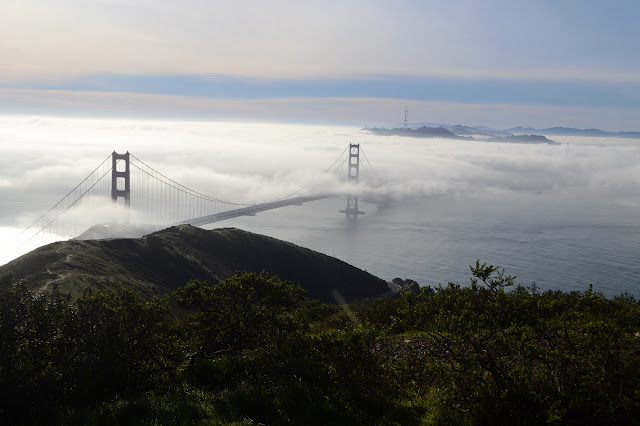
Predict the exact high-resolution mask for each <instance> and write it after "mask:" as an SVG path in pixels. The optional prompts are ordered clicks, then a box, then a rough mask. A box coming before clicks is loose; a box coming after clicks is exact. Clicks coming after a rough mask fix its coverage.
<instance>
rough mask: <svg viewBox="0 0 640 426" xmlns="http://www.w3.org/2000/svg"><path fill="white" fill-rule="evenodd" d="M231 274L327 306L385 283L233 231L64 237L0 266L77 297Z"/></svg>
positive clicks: (159, 288)
mask: <svg viewBox="0 0 640 426" xmlns="http://www.w3.org/2000/svg"><path fill="white" fill-rule="evenodd" d="M238 270H244V271H249V272H260V271H262V270H266V271H267V272H269V273H271V274H276V275H278V276H279V277H280V278H281V279H283V280H289V281H292V282H294V283H296V284H299V285H300V286H301V287H303V288H304V289H305V290H307V296H308V297H310V298H313V299H320V300H323V301H327V302H334V303H335V298H334V296H333V292H334V290H335V291H337V292H338V293H339V294H340V295H341V297H342V298H344V299H345V300H346V301H350V300H354V299H362V298H367V297H376V296H380V295H382V294H384V293H387V292H388V291H389V287H388V285H387V283H386V282H385V281H384V280H382V279H380V278H377V277H375V276H373V275H371V274H369V273H368V272H366V271H362V270H360V269H358V268H355V267H353V266H351V265H348V264H347V263H345V262H343V261H341V260H339V259H336V258H333V257H330V256H326V255H324V254H321V253H317V252H315V251H312V250H309V249H306V248H303V247H299V246H296V245H294V244H291V243H288V242H285V241H281V240H277V239H275V238H271V237H267V236H263V235H259V234H254V233H251V232H246V231H243V230H240V229H235V228H224V229H215V230H211V231H208V230H204V229H201V228H197V227H193V226H189V225H182V226H175V227H171V228H167V229H164V230H161V231H158V232H155V233H153V234H150V235H146V236H144V237H142V238H129V239H122V238H116V239H101V240H84V241H79V240H71V241H63V242H57V243H53V244H49V245H46V246H44V247H40V248H38V249H36V250H34V251H32V252H30V253H27V254H25V255H23V256H21V257H19V258H18V259H15V260H13V261H11V262H9V263H8V264H6V265H3V266H0V275H2V274H5V273H8V272H11V273H13V275H14V277H15V278H16V279H18V280H20V279H24V280H26V282H27V285H28V286H29V287H30V288H35V289H41V290H46V289H49V288H51V286H52V285H53V284H57V285H58V288H59V289H60V291H62V292H63V293H70V294H72V295H74V296H77V295H79V294H81V293H82V291H83V289H84V288H85V287H90V288H92V289H95V290H100V289H113V288H115V287H117V286H119V285H120V284H124V285H134V286H136V287H137V289H138V290H139V291H140V292H141V294H142V296H143V297H144V298H147V299H149V298H151V297H153V296H158V295H163V294H166V293H168V292H171V291H174V290H175V289H177V288H178V287H179V286H182V285H184V284H186V283H187V281H189V280H191V279H199V280H206V281H208V282H218V281H220V280H223V279H225V278H228V277H230V276H231V275H233V274H234V273H235V272H236V271H238Z"/></svg>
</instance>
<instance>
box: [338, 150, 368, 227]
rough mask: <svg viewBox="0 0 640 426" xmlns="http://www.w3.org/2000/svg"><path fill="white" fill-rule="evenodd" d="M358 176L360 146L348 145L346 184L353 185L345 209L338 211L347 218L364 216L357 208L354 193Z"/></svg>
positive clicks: (356, 194)
mask: <svg viewBox="0 0 640 426" xmlns="http://www.w3.org/2000/svg"><path fill="white" fill-rule="evenodd" d="M359 176H360V144H349V163H348V167H347V182H348V183H349V184H351V185H353V187H352V188H353V190H351V191H349V194H348V195H347V207H346V208H345V209H344V210H340V213H346V215H347V217H348V218H349V217H351V215H353V217H354V218H355V219H357V218H358V215H359V214H364V212H363V211H362V210H360V209H359V208H358V193H357V191H356V188H355V187H356V185H357V184H358V177H359Z"/></svg>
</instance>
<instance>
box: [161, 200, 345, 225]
mask: <svg viewBox="0 0 640 426" xmlns="http://www.w3.org/2000/svg"><path fill="white" fill-rule="evenodd" d="M331 197H333V195H329V194H323V195H314V196H307V197H295V198H289V199H286V200H280V201H272V202H269V203H263V204H255V205H253V206H248V207H241V208H239V209H234V210H229V211H226V212H222V213H215V214H210V215H207V216H201V217H196V218H194V219H189V220H183V221H181V222H177V223H174V224H173V225H193V226H202V225H207V224H209V223H213V222H219V221H221V220H226V219H231V218H234V217H238V216H255V214H256V213H259V212H263V211H266V210H273V209H277V208H280V207H285V206H299V205H301V204H302V203H308V202H310V201H316V200H322V199H324V198H331Z"/></svg>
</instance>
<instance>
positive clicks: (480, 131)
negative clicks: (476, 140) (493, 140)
mask: <svg viewBox="0 0 640 426" xmlns="http://www.w3.org/2000/svg"><path fill="white" fill-rule="evenodd" d="M448 129H449V130H450V131H451V132H452V133H454V134H456V135H458V136H489V137H502V136H512V135H511V133H509V132H505V131H504V130H494V129H489V128H488V127H483V128H479V127H468V126H461V125H459V124H458V125H456V126H453V127H448Z"/></svg>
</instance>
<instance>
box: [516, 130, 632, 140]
mask: <svg viewBox="0 0 640 426" xmlns="http://www.w3.org/2000/svg"><path fill="white" fill-rule="evenodd" d="M506 131H507V132H510V133H513V134H516V135H521V134H531V133H542V134H543V135H556V136H601V137H613V138H637V139H640V132H607V131H606V130H600V129H575V128H572V127H550V128H548V129H534V128H532V127H513V128H511V129H507V130H506Z"/></svg>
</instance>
